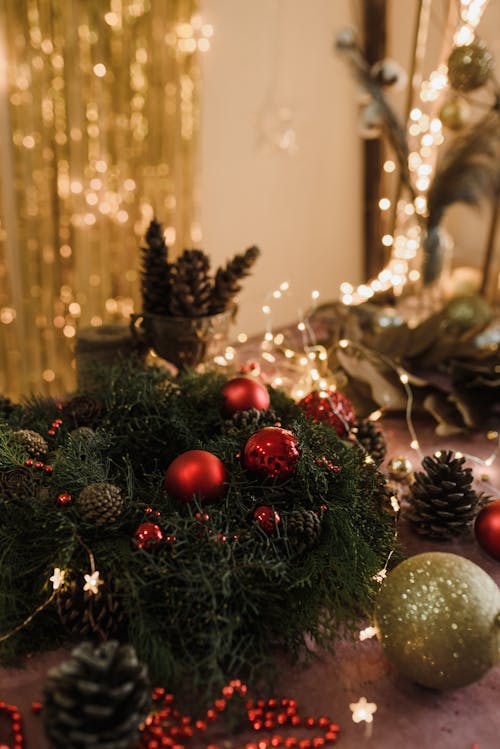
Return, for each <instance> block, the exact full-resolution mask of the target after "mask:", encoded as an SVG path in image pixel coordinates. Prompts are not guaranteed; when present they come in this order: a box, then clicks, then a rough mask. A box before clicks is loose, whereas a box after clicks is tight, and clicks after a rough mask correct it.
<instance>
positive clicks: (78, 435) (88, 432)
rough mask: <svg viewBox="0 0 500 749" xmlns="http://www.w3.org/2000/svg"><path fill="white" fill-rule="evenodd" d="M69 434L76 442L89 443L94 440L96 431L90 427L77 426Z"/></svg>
mask: <svg viewBox="0 0 500 749" xmlns="http://www.w3.org/2000/svg"><path fill="white" fill-rule="evenodd" d="M69 436H70V437H71V439H72V440H73V441H74V442H80V443H81V444H87V443H89V442H92V440H93V439H94V437H95V432H94V430H93V429H91V428H90V427H77V428H76V429H73V430H72V431H71V432H70V433H69Z"/></svg>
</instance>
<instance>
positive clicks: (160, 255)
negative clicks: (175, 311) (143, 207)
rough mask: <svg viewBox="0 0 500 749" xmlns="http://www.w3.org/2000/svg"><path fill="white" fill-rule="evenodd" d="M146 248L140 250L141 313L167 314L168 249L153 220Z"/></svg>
mask: <svg viewBox="0 0 500 749" xmlns="http://www.w3.org/2000/svg"><path fill="white" fill-rule="evenodd" d="M146 245H147V246H146V247H142V248H141V252H142V269H141V293H142V309H143V312H147V313H149V314H155V315H166V314H168V295H169V274H170V266H169V264H168V262H167V259H168V248H167V246H166V244H165V240H164V239H163V230H162V226H161V224H160V223H158V221H156V219H153V220H152V221H151V223H150V225H149V227H148V230H147V232H146Z"/></svg>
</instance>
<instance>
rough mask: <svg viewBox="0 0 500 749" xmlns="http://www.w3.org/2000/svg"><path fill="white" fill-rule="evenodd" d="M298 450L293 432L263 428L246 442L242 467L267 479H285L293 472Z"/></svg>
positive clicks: (297, 458)
mask: <svg viewBox="0 0 500 749" xmlns="http://www.w3.org/2000/svg"><path fill="white" fill-rule="evenodd" d="M299 458H300V448H299V444H298V441H297V437H296V436H295V434H294V433H293V432H289V431H288V429H282V428H281V427H264V429H259V431H258V432H255V433H254V434H252V436H251V437H250V438H249V439H248V440H247V443H246V445H245V450H244V453H243V465H244V466H245V468H247V469H248V470H249V471H253V472H254V473H256V474H258V475H259V476H262V477H263V478H268V479H285V478H287V477H288V476H290V474H292V473H293V471H294V470H295V466H296V465H297V463H298V461H299Z"/></svg>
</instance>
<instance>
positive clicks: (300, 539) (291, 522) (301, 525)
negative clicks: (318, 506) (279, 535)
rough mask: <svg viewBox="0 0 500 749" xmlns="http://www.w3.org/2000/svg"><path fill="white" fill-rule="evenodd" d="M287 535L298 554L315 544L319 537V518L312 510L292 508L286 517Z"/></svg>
mask: <svg viewBox="0 0 500 749" xmlns="http://www.w3.org/2000/svg"><path fill="white" fill-rule="evenodd" d="M287 530H288V537H289V539H290V540H291V541H292V542H293V544H294V547H295V548H296V550H297V552H298V553H299V554H302V553H303V552H304V551H306V550H307V549H312V548H313V547H314V546H317V545H318V543H319V539H320V537H321V519H320V518H319V516H318V514H317V513H316V512H314V510H294V512H292V513H291V514H290V517H289V518H288V525H287Z"/></svg>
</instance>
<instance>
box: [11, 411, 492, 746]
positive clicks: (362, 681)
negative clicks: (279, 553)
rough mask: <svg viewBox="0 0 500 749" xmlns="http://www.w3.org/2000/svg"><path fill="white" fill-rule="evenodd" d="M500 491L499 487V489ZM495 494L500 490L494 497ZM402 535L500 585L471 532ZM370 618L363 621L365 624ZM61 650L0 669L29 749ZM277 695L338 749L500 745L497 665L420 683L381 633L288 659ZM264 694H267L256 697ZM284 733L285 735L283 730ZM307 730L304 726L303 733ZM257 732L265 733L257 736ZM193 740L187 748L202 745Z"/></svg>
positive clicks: (396, 449) (393, 422)
mask: <svg viewBox="0 0 500 749" xmlns="http://www.w3.org/2000/svg"><path fill="white" fill-rule="evenodd" d="M383 426H384V429H385V431H386V434H387V437H388V443H389V451H388V457H389V458H390V457H393V456H395V455H407V456H408V457H410V458H411V460H412V461H413V463H414V467H415V468H418V465H417V460H416V459H415V458H414V457H412V455H414V453H413V451H411V450H410V448H409V438H408V435H407V431H406V427H405V425H404V421H403V420H402V419H400V418H396V417H395V418H388V419H385V421H384V423H383ZM417 430H418V432H419V440H420V443H421V445H422V449H423V451H424V452H425V453H426V454H432V452H434V451H435V450H438V449H447V448H453V449H455V450H461V451H462V452H464V453H470V454H473V455H475V456H478V457H480V458H483V459H484V458H485V457H487V455H488V454H490V453H491V452H492V443H491V442H490V443H488V441H487V440H486V439H485V438H484V436H481V435H474V436H468V437H453V438H436V437H435V436H434V433H433V430H432V425H431V424H430V423H427V422H422V423H417ZM476 473H477V475H478V477H479V476H480V475H482V474H484V473H487V474H488V486H489V487H490V491H491V488H492V487H493V488H494V487H498V486H499V481H498V469H497V468H496V467H495V464H494V465H493V466H492V467H488V468H487V469H485V468H484V467H480V468H479V469H478V470H477V471H476ZM498 494H500V491H499V492H498ZM497 496H498V495H497ZM399 536H400V540H401V542H402V544H403V547H404V549H405V551H406V553H407V554H408V555H412V554H417V553H420V552H424V551H447V552H451V553H456V554H460V555H462V556H464V557H466V558H468V559H470V560H472V561H473V562H475V563H476V564H478V565H479V566H481V567H482V568H483V569H484V570H485V571H486V572H487V573H488V574H489V575H491V576H492V577H493V578H494V579H495V580H496V582H497V583H500V563H499V562H496V561H495V560H493V559H491V558H489V557H488V556H486V554H484V553H483V552H482V551H481V549H480V548H479V547H478V545H477V543H476V542H475V540H474V538H473V535H472V531H471V533H470V534H468V535H467V536H465V537H464V538H462V539H460V540H455V541H452V542H449V543H436V542H433V541H429V540H425V539H422V538H420V537H418V536H416V535H415V534H413V533H412V531H411V530H410V529H409V528H408V526H407V525H406V524H405V521H404V519H402V520H401V521H400V523H399ZM364 626H366V622H365V623H363V622H360V629H362V628H363V627H364ZM66 655H67V654H66V653H65V652H63V651H58V652H55V653H48V654H44V655H41V656H36V657H34V658H32V659H31V660H30V662H29V667H28V668H27V669H25V670H15V669H3V670H0V700H6V701H8V702H11V703H14V704H16V705H17V706H18V707H19V708H20V710H21V711H22V713H23V716H24V718H25V726H26V735H27V749H48V745H47V743H46V742H45V740H44V739H43V737H42V735H41V734H42V731H41V719H40V718H39V717H36V716H34V715H33V714H32V711H31V702H32V701H33V700H37V699H40V697H41V694H42V685H43V682H44V680H45V675H46V672H47V670H48V668H49V667H50V666H51V665H53V664H54V663H57V662H60V661H61V660H63V659H64V658H65V657H66ZM276 695H277V696H280V697H289V698H294V699H296V700H297V701H298V703H299V713H300V714H301V715H302V716H306V715H310V716H320V715H328V716H329V717H330V718H331V719H332V720H333V721H334V722H336V723H338V724H339V725H340V728H341V732H340V734H339V738H338V742H337V743H338V746H339V747H341V749H360V748H361V747H364V746H366V747H367V749H421V747H426V748H428V749H498V748H499V747H500V707H499V706H500V666H497V667H496V668H494V669H492V670H491V671H490V672H489V673H488V674H487V675H486V676H484V677H483V678H482V679H481V680H480V681H479V682H476V683H475V684H471V685H469V686H467V687H464V688H462V689H457V690H453V691H449V692H443V693H441V692H437V691H433V690H429V689H424V688H422V687H419V686H417V685H415V684H413V683H411V682H409V681H408V680H406V679H405V678H403V677H402V676H400V675H399V674H398V673H397V672H396V671H395V670H394V669H393V668H392V667H391V666H390V665H389V664H388V662H387V660H386V659H385V657H384V655H383V652H382V650H381V647H380V645H379V643H378V642H377V641H376V639H375V638H374V639H369V640H365V641H363V642H360V641H358V640H345V639H344V640H340V641H339V642H338V643H337V644H336V647H335V652H334V653H333V654H325V653H322V652H317V653H316V657H315V659H314V661H313V662H312V663H311V664H310V665H308V666H307V667H305V668H304V667H301V666H296V667H293V668H292V667H290V666H289V665H287V664H283V665H282V667H280V668H279V674H277V688H276ZM255 696H263V695H255ZM361 696H364V697H366V699H367V700H368V701H369V702H375V703H376V704H377V711H376V713H375V715H374V721H373V724H372V726H371V735H367V727H366V725H365V724H364V723H361V724H354V723H353V721H352V714H351V711H350V709H349V704H350V703H351V702H357V701H358V700H359V698H360V697H361ZM5 731H6V724H5V725H3V724H2V725H0V745H1V742H2V741H5V742H7V743H8V732H5ZM282 733H285V732H284V731H283V732H282ZM305 735H307V734H306V733H305V732H304V731H303V732H302V734H301V737H304V736H305ZM259 737H260V735H259ZM246 741H256V734H250V733H248V732H247V733H245V732H243V733H240V734H237V735H227V734H224V732H222V734H219V736H218V741H217V743H218V744H219V746H223V747H224V749H231V747H235V748H236V747H241V746H243V745H244V743H245V742H246ZM199 746H200V744H199V743H197V742H196V741H194V740H193V741H192V742H190V743H189V744H187V747H193V749H197V747H199Z"/></svg>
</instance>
